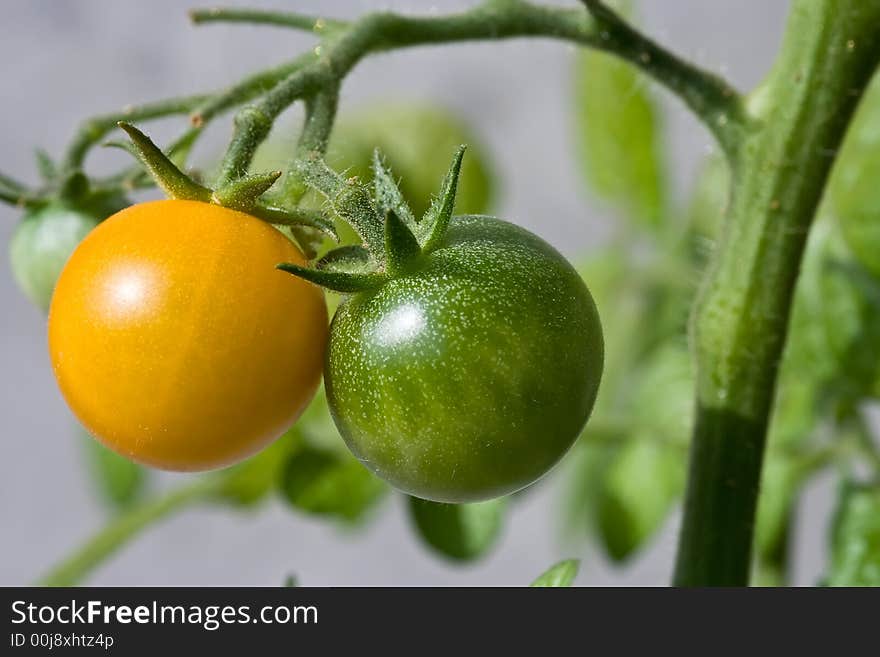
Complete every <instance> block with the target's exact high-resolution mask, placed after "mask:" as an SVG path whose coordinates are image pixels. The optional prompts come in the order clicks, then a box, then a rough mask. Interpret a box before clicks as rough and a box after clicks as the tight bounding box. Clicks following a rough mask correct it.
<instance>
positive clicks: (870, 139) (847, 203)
mask: <svg viewBox="0 0 880 657" xmlns="http://www.w3.org/2000/svg"><path fill="white" fill-rule="evenodd" d="M878 124H880V75H875V76H874V80H873V81H872V83H871V85H870V86H869V87H868V89H867V91H866V92H865V95H864V97H863V98H862V101H861V103H860V104H859V108H858V111H857V112H856V115H855V117H854V118H853V121H852V123H851V124H850V126H849V128H848V129H847V133H846V139H845V140H844V142H843V146H842V148H841V150H840V154H839V155H838V156H837V159H836V161H835V164H834V169H833V170H832V172H831V178H830V179H829V182H828V194H827V198H828V199H829V200H830V205H831V207H832V208H833V211H834V214H836V215H837V216H838V217H839V218H840V225H841V227H842V229H843V235H844V238H845V239H846V242H847V244H848V245H849V248H850V249H852V251H853V253H855V255H856V257H857V258H858V259H859V260H860V261H861V262H862V264H864V265H865V266H866V267H867V268H868V269H870V270H871V271H872V272H873V273H874V274H875V275H877V276H880V184H878V181H880V130H878V129H877V126H878Z"/></svg>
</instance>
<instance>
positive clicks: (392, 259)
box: [385, 211, 422, 276]
mask: <svg viewBox="0 0 880 657" xmlns="http://www.w3.org/2000/svg"><path fill="white" fill-rule="evenodd" d="M421 254H422V249H421V247H420V246H419V241H418V240H417V239H416V236H415V235H413V234H412V231H411V230H410V229H409V228H408V227H407V226H406V224H405V223H403V221H401V219H400V218H399V217H398V216H397V215H396V214H395V213H394V211H389V212H388V216H387V217H386V218H385V261H386V270H387V272H388V275H389V276H397V275H400V274H402V273H404V272H406V271H407V270H408V269H409V267H410V266H411V265H412V263H413V262H415V261H416V260H417V259H418V257H419V256H420V255H421Z"/></svg>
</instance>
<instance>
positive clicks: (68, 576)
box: [37, 476, 222, 586]
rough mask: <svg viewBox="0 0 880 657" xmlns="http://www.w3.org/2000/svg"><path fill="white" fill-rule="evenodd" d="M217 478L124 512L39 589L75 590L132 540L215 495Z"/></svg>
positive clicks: (219, 481) (51, 573)
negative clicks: (142, 532)
mask: <svg viewBox="0 0 880 657" xmlns="http://www.w3.org/2000/svg"><path fill="white" fill-rule="evenodd" d="M221 485H222V479H221V478H220V477H211V476H208V477H203V478H200V479H197V480H196V481H194V482H193V483H191V484H189V485H186V486H182V487H181V488H177V489H175V490H173V491H171V492H169V493H166V494H165V495H163V496H160V497H157V498H155V499H153V500H148V501H146V502H144V503H142V504H141V505H140V506H137V507H135V508H133V509H130V510H128V511H126V512H125V513H124V514H123V515H120V516H118V517H117V518H115V519H114V520H112V521H111V522H110V523H109V524H107V525H106V526H105V527H104V528H103V529H102V530H101V531H100V532H98V533H97V534H95V536H93V537H92V538H91V539H90V540H89V541H88V542H87V543H86V544H85V545H83V546H82V547H81V548H80V549H79V550H78V551H77V552H75V553H74V554H73V555H71V556H70V557H68V558H67V559H65V560H64V561H62V562H61V563H59V564H58V565H57V566H55V567H54V568H52V569H51V570H50V571H49V572H48V573H46V575H44V576H43V577H41V578H40V580H39V581H38V582H37V583H38V585H39V586H75V585H76V584H79V583H81V582H82V581H83V580H84V579H85V578H86V577H87V576H88V575H89V573H91V572H92V571H93V570H94V569H95V568H97V567H98V566H99V565H100V564H101V563H103V562H104V561H105V560H106V559H107V558H108V557H110V556H111V555H112V554H114V553H115V552H116V551H117V550H119V549H120V548H121V547H122V546H123V545H125V544H126V543H127V542H128V541H129V540H131V539H132V538H133V537H134V536H136V535H137V534H139V533H140V532H141V531H143V530H144V529H146V528H147V527H149V526H150V525H152V524H154V523H156V522H158V521H159V520H161V519H162V518H165V517H166V516H169V515H171V514H172V513H174V512H176V511H179V510H180V509H182V508H184V507H186V506H189V505H191V504H194V503H197V502H201V501H205V500H208V499H210V498H211V497H212V496H213V495H215V494H216V493H217V492H218V491H219V490H220V486H221Z"/></svg>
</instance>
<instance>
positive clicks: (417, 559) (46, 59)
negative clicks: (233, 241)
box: [0, 0, 831, 586]
mask: <svg viewBox="0 0 880 657" xmlns="http://www.w3.org/2000/svg"><path fill="white" fill-rule="evenodd" d="M557 1H558V2H560V3H568V4H570V5H572V6H575V5H576V4H577V2H576V1H575V0H557ZM237 4H247V5H250V6H259V7H278V8H284V7H287V8H295V9H297V10H301V11H309V12H318V11H320V12H323V13H325V14H330V15H337V16H340V17H346V18H349V17H354V16H356V15H358V14H360V13H362V12H364V11H368V10H370V9H376V8H390V9H395V10H400V11H407V12H416V13H424V12H434V11H438V12H448V11H451V10H454V9H461V8H464V7H467V6H468V5H469V4H472V3H470V2H468V1H467V0H435V1H434V2H420V1H419V2H417V1H415V0H333V1H332V2H330V1H327V0H324V1H323V2H321V1H319V0H299V1H297V2H292V1H291V2H287V3H285V2H280V1H276V2H265V1H262V0H250V1H249V2H238V3H237ZM640 4H641V19H642V24H643V25H644V27H645V29H646V30H647V31H648V32H650V33H651V34H652V35H654V36H656V37H657V38H658V39H659V40H660V41H661V42H663V43H665V44H669V45H670V46H672V47H673V48H674V49H675V50H676V51H678V52H679V53H681V54H683V55H685V56H687V57H690V58H692V59H693V60H695V61H697V62H699V63H700V64H702V65H703V66H705V67H707V68H709V69H712V70H715V71H719V72H722V73H723V74H724V75H726V76H728V77H729V78H730V79H731V80H732V81H733V82H734V83H736V84H737V85H738V86H739V87H740V88H742V89H747V88H749V87H751V86H752V85H754V84H755V83H757V82H758V81H759V80H760V78H761V77H762V74H763V72H764V71H766V69H767V67H768V66H769V64H770V62H771V61H772V58H773V56H774V53H775V51H776V48H777V44H778V41H779V37H780V34H781V31H782V26H783V20H784V17H785V13H786V10H787V5H788V3H787V2H786V1H785V0H713V1H712V2H706V1H705V0H642V2H641V3H640ZM191 6H200V5H198V4H196V5H193V4H191V3H190V2H183V1H180V0H151V1H150V2H141V1H138V0H115V1H112V2H111V1H110V0H66V1H58V0H5V1H4V3H3V16H4V20H3V21H2V22H0V62H3V65H2V66H3V74H2V103H0V168H2V169H3V170H4V171H8V172H11V173H13V174H15V175H17V176H19V177H22V178H26V179H27V180H28V181H35V178H36V174H35V172H34V169H33V157H32V152H33V148H34V147H35V146H42V147H44V148H46V149H47V150H49V152H51V153H53V154H57V153H58V152H59V151H60V149H62V148H63V147H64V145H65V144H66V142H67V140H68V139H69V138H70V136H71V134H72V132H73V130H74V128H75V126H76V125H77V123H78V122H79V120H80V119H82V118H84V117H86V116H89V115H92V114H95V113H100V112H105V111H108V110H114V109H116V108H118V107H121V106H123V105H125V104H128V103H135V102H140V101H145V100H153V99H157V98H162V97H166V96H169V95H175V94H185V93H192V92H193V91H196V90H210V89H213V88H215V87H219V86H223V85H226V84H229V83H231V82H232V81H234V80H236V79H237V78H238V77H240V76H242V75H243V74H245V73H248V72H250V71H253V70H256V69H258V68H263V67H266V66H267V65H270V64H273V63H276V62H280V61H282V60H285V59H288V58H289V57H291V56H292V55H293V54H295V53H297V52H299V51H302V50H304V49H305V48H308V47H310V45H311V44H312V43H313V41H312V39H311V38H310V37H309V36H308V35H303V34H299V33H294V32H290V31H286V30H281V29H275V28H269V27H263V28H258V27H250V26H205V27H201V28H194V27H192V26H191V25H190V24H189V22H188V20H187V18H186V10H187V8H189V7H191ZM572 54H573V49H572V48H571V47H570V46H567V45H564V44H560V43H558V42H550V41H534V40H530V41H513V42H504V43H493V44H473V45H470V44H467V45H456V46H446V47H433V48H420V49H416V50H409V51H405V52H397V53H391V54H388V55H382V56H377V57H375V58H372V59H369V60H367V61H366V62H364V63H363V64H362V65H361V66H360V67H359V68H358V69H356V71H355V72H354V74H353V75H351V76H350V77H349V79H348V80H347V81H346V83H345V86H344V89H343V101H342V103H343V108H344V109H343V111H344V110H345V109H346V108H351V107H355V106H357V105H359V104H362V103H365V102H368V101H370V100H376V99H381V98H383V97H389V98H399V99H408V98H412V99H428V100H434V101H437V102H439V103H442V104H443V105H446V106H448V107H450V108H452V109H454V110H456V111H457V112H459V113H460V114H461V115H462V116H464V117H465V118H466V119H467V120H468V121H469V122H470V123H471V124H472V125H473V126H474V127H475V128H476V130H477V132H478V133H479V134H481V135H482V136H483V138H484V140H485V142H486V144H487V146H488V147H489V150H490V151H491V153H492V155H493V156H494V160H495V162H496V165H497V168H498V170H499V172H500V174H501V178H502V182H503V190H502V198H501V200H500V208H499V210H500V211H501V214H502V216H505V217H506V218H509V219H512V220H514V221H517V222H519V223H521V224H523V225H524V226H527V227H529V228H530V229H532V230H536V231H538V232H539V233H540V234H541V235H543V236H544V237H545V238H546V239H547V240H549V241H550V242H551V243H553V244H554V245H556V246H557V247H558V248H559V249H560V250H561V251H563V252H564V253H565V254H567V255H575V254H577V253H581V252H583V251H585V250H588V249H596V248H600V247H601V245H602V241H603V239H604V236H605V235H607V232H608V231H607V228H604V229H603V226H605V227H607V226H608V225H609V222H610V221H611V220H612V217H610V216H605V215H604V214H603V211H602V208H601V207H600V206H599V204H597V203H596V202H595V201H594V200H592V199H591V198H590V197H589V196H588V194H587V193H586V191H585V190H584V186H583V185H582V184H581V178H580V176H579V174H578V171H577V168H576V163H575V161H574V156H573V149H572V148H571V146H570V143H569V142H570V139H571V136H572V129H571V126H572V121H573V117H572V115H571V108H570V106H571V89H570V84H569V81H570V80H569V78H570V75H571V62H572ZM661 95H662V98H663V103H664V108H665V120H666V123H667V126H668V145H669V151H670V153H671V157H672V159H673V163H672V166H671V167H670V171H671V172H672V175H673V182H674V185H675V188H676V193H677V194H678V195H679V197H683V196H684V194H685V193H686V191H687V189H688V188H689V184H690V181H691V179H692V177H693V175H694V172H695V170H696V167H697V165H698V163H699V162H700V160H701V158H702V157H703V156H704V155H705V154H706V153H707V152H708V151H709V149H710V148H711V140H710V138H709V136H708V135H707V133H706V132H705V130H704V129H703V128H702V127H701V126H700V125H699V124H698V123H697V122H696V121H695V120H694V119H693V118H692V117H691V116H690V115H689V114H688V113H687V112H686V111H684V110H683V109H682V107H681V106H680V105H679V104H678V103H677V102H676V101H675V100H674V99H671V98H670V97H669V96H668V95H666V94H662V93H661ZM182 121H183V119H178V120H176V121H170V122H165V123H163V124H160V125H159V126H158V127H152V124H151V132H152V133H153V134H154V135H155V136H156V137H157V138H158V139H159V140H160V142H161V140H162V139H163V138H167V137H170V136H172V135H173V134H176V133H177V132H179V130H180V129H181V128H182V126H183V124H182ZM229 131H230V123H229V121H228V120H225V121H221V122H219V125H218V126H216V127H215V129H214V130H213V131H212V133H211V137H212V138H213V146H212V144H211V141H210V140H208V141H206V144H204V145H203V146H202V148H201V151H200V152H201V153H202V154H203V156H204V154H205V153H210V152H212V149H213V152H216V151H217V149H219V148H220V145H221V143H222V141H223V140H224V139H225V138H227V137H228V135H229ZM118 158H119V155H118V154H108V153H98V154H96V156H95V157H93V159H92V160H91V161H90V164H91V165H93V166H94V168H93V169H92V170H96V171H100V170H101V169H102V168H106V167H107V166H110V165H111V164H114V163H115V164H118V163H119V162H120V161H123V160H120V159H118ZM17 219H18V212H16V211H15V210H13V209H11V208H9V207H6V206H0V242H2V244H3V245H4V247H3V248H2V249H0V259H2V262H0V309H2V310H0V312H2V317H3V321H2V325H0V332H2V340H0V363H2V367H0V438H2V440H0V527H2V536H3V539H2V543H0V544H2V551H3V554H2V559H0V584H3V585H21V584H27V583H29V582H31V581H33V579H34V578H35V577H36V576H38V575H39V574H40V573H41V572H42V571H43V570H44V569H45V568H46V567H47V566H49V565H50V564H52V563H53V562H55V561H56V560H57V559H59V558H60V557H62V556H63V555H65V554H66V553H68V552H69V551H70V550H71V549H72V548H74V547H75V546H77V545H78V544H79V543H81V542H82V541H83V540H84V539H86V538H87V537H88V536H90V535H91V534H92V533H93V532H94V531H95V530H97V529H98V528H99V527H100V526H101V524H102V523H103V522H104V521H105V518H106V515H107V512H106V511H105V510H104V509H103V508H102V506H101V504H100V503H99V502H98V500H97V499H96V497H95V495H94V492H93V490H92V488H91V486H90V482H89V480H88V478H87V475H86V471H85V469H84V468H83V466H82V460H83V459H82V449H81V445H80V444H79V443H78V442H77V437H76V436H75V433H74V429H73V427H74V420H73V418H72V416H71V415H70V413H69V412H68V410H67V408H66V406H65V405H64V402H63V401H62V399H61V396H60V394H59V392H58V390H57V388H56V386H55V382H54V380H53V377H52V373H51V370H50V366H49V361H48V358H47V354H46V348H45V318H44V317H43V315H42V314H41V313H40V312H39V311H38V310H37V309H35V308H34V307H32V306H31V305H30V304H29V303H28V302H27V301H26V300H25V299H24V297H23V296H22V295H21V294H20V293H19V292H18V290H17V289H16V288H15V286H14V283H13V281H12V277H11V275H10V273H9V267H8V256H7V252H6V248H5V245H6V243H7V241H8V237H9V234H10V233H11V231H12V229H13V227H14V224H15V222H16V220H17ZM183 477H184V475H162V476H161V477H159V478H158V479H157V480H155V481H154V484H155V486H156V487H164V486H168V485H173V484H174V483H175V481H178V480H180V479H181V478H183ZM561 479H562V478H561V477H559V476H556V477H550V478H548V479H547V480H545V482H544V483H543V484H542V485H541V486H540V488H539V490H537V491H536V492H535V493H534V494H532V495H529V496H527V497H526V498H525V499H524V500H523V501H521V502H520V503H519V504H518V505H516V506H515V508H514V510H513V512H512V514H511V516H510V518H509V522H508V524H507V527H506V531H505V535H504V538H503V540H502V542H501V544H500V545H499V546H498V548H497V549H496V550H495V551H494V553H493V554H492V555H490V556H489V557H488V558H487V559H485V560H484V561H481V562H480V563H478V564H477V565H474V566H468V567H464V568H460V567H454V566H451V565H448V564H447V563H445V562H443V561H441V560H440V559H438V558H437V557H434V556H433V555H431V554H430V553H428V552H427V551H426V550H425V549H424V548H422V547H421V545H419V543H418V540H417V539H416V538H415V536H414V535H413V534H412V533H411V532H410V531H409V528H408V527H407V519H406V516H405V514H404V513H403V511H404V509H403V505H402V504H401V503H400V502H401V501H400V500H399V499H395V500H394V501H393V502H392V503H391V504H386V505H385V506H384V507H383V510H382V511H381V513H380V517H379V518H378V519H377V520H376V521H375V522H374V523H372V524H371V525H369V527H368V528H367V529H366V530H365V531H363V532H359V533H351V532H345V531H341V530H338V529H336V528H334V527H332V526H329V525H328V524H326V523H323V522H319V521H315V520H313V519H309V518H306V517H303V516H301V515H293V514H291V513H290V512H289V511H288V510H287V509H285V508H282V507H281V505H280V503H278V502H273V503H271V504H270V505H268V507H265V508H264V510H263V511H262V512H260V513H258V514H249V513H236V512H233V511H229V510H225V509H220V508H218V509H193V510H188V511H184V512H183V513H180V514H179V515H177V516H175V517H173V518H171V519H170V520H168V521H166V522H163V523H162V524H160V525H158V526H156V527H154V528H152V529H150V530H148V531H147V532H146V533H145V534H144V535H143V536H141V537H140V538H139V539H137V540H136V541H135V542H133V543H132V544H131V545H130V546H128V547H126V548H125V549H124V550H123V551H122V552H121V553H119V554H118V555H117V556H115V557H114V558H113V559H111V560H110V561H109V562H108V563H107V564H106V565H105V566H104V567H102V568H101V569H100V570H99V571H98V572H97V574H96V575H95V576H94V577H93V578H92V579H91V583H94V584H103V585H126V584H133V585H147V584H155V585H209V584H210V585H223V584H229V585H236V584H241V585H245V584H253V585H277V584H280V583H281V581H282V579H283V578H284V576H285V575H286V574H288V573H296V574H297V576H298V577H299V580H300V582H301V583H302V584H305V585H320V586H323V585H413V584H418V585H447V584H449V585H454V584H459V585H518V584H524V583H527V582H528V581H530V580H531V579H532V578H533V577H534V576H536V575H537V574H538V573H539V572H540V571H542V570H543V569H544V568H545V567H547V566H548V565H550V564H551V563H552V562H554V561H556V560H558V559H560V558H563V557H572V556H576V557H580V558H581V559H582V567H581V573H580V576H579V578H578V580H577V583H578V584H582V585H595V584H648V585H661V584H665V583H666V582H667V580H668V578H669V575H670V572H671V565H672V561H673V555H674V548H675V538H676V533H677V529H678V515H677V514H676V515H674V516H673V518H672V519H671V520H670V522H669V523H668V524H667V526H666V527H665V529H664V531H663V532H662V533H661V535H660V536H659V538H658V539H657V540H656V541H655V542H654V543H653V544H652V546H651V547H650V548H649V549H647V550H645V551H644V552H643V553H642V554H641V555H640V556H639V557H638V558H637V559H635V560H634V561H633V562H632V563H631V564H630V565H629V567H627V568H626V569H623V570H621V569H615V568H613V567H611V566H609V565H608V564H607V563H606V562H605V560H604V559H603V558H602V556H601V554H599V553H597V552H596V551H595V550H591V549H585V548H584V547H583V546H580V547H575V548H573V547H572V546H566V545H564V544H563V543H562V542H561V540H560V538H559V537H560V533H561V532H560V530H559V525H558V513H557V510H558V507H559V505H558V498H559V494H560V490H559V489H560V488H561V485H560V484H561V483H562V481H561ZM830 492H831V486H830V482H828V481H821V480H820V481H818V482H816V483H815V484H814V485H813V486H812V487H811V488H810V489H809V491H808V493H807V495H806V499H805V502H806V504H805V509H804V512H803V513H802V514H801V522H800V523H799V526H798V529H797V537H796V543H797V544H799V545H800V551H799V552H798V554H797V555H796V559H795V570H796V577H795V582H796V583H798V584H811V583H814V582H815V579H816V576H817V574H818V573H819V572H820V570H821V566H822V564H823V560H824V537H823V532H824V524H825V519H826V517H827V513H828V511H829V508H830Z"/></svg>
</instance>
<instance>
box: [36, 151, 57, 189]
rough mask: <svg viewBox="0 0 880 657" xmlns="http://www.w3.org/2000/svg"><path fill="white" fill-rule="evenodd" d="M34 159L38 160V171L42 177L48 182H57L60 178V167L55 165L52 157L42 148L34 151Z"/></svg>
mask: <svg viewBox="0 0 880 657" xmlns="http://www.w3.org/2000/svg"><path fill="white" fill-rule="evenodd" d="M34 157H35V158H36V160H37V171H38V172H39V173H40V177H41V178H42V179H43V180H44V181H46V182H52V181H53V180H55V178H56V177H57V176H58V165H57V164H55V161H54V160H53V159H52V156H51V155H49V153H47V152H46V151H45V150H43V149H42V148H38V149H36V150H35V151H34Z"/></svg>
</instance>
